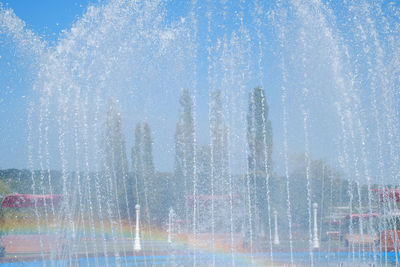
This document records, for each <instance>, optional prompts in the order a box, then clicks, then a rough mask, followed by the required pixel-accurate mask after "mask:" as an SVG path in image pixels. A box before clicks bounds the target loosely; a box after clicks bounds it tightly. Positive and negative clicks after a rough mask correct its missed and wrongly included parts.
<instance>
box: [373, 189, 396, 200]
mask: <svg viewBox="0 0 400 267" xmlns="http://www.w3.org/2000/svg"><path fill="white" fill-rule="evenodd" d="M372 192H375V193H377V194H379V200H380V201H381V202H387V201H389V200H391V201H393V199H395V200H396V202H400V194H399V193H400V189H397V188H384V189H372Z"/></svg>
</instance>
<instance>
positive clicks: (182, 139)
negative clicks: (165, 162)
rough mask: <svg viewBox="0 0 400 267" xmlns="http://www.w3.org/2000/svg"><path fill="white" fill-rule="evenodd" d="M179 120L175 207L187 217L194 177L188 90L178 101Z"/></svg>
mask: <svg viewBox="0 0 400 267" xmlns="http://www.w3.org/2000/svg"><path fill="white" fill-rule="evenodd" d="M179 103H180V111H179V120H178V123H177V125H176V132H175V166H174V170H175V182H176V189H177V190H176V196H175V205H176V208H177V209H178V212H179V213H180V215H181V216H184V217H185V218H186V220H188V219H189V217H188V205H187V201H186V196H189V195H192V188H193V180H194V176H195V166H194V164H195V162H194V159H195V149H196V148H195V125H194V101H193V97H192V96H191V94H190V92H189V90H188V89H183V90H182V93H181V96H180V99H179Z"/></svg>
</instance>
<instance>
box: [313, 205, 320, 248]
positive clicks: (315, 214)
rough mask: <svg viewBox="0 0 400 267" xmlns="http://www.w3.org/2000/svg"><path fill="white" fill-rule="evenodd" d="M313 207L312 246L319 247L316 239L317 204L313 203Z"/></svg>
mask: <svg viewBox="0 0 400 267" xmlns="http://www.w3.org/2000/svg"><path fill="white" fill-rule="evenodd" d="M313 209H314V238H313V248H319V240H318V228H317V209H318V204H317V203H314V204H313Z"/></svg>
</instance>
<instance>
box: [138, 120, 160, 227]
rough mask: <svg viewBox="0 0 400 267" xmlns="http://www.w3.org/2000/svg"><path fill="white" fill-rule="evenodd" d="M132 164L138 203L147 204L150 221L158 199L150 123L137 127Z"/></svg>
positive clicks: (146, 210)
mask: <svg viewBox="0 0 400 267" xmlns="http://www.w3.org/2000/svg"><path fill="white" fill-rule="evenodd" d="M132 166H133V175H134V177H135V191H134V192H135V193H136V195H137V196H136V198H137V200H138V203H139V204H141V205H145V206H144V208H145V212H146V214H145V215H146V218H147V220H148V221H149V222H148V223H150V217H151V215H154V214H153V207H154V206H155V202H157V201H158V196H157V194H156V192H157V190H156V188H155V186H156V185H155V184H154V173H155V169H154V161H153V140H152V137H151V130H150V127H149V125H148V124H147V123H146V122H145V123H143V126H142V125H141V124H140V123H138V124H136V128H135V142H134V146H133V148H132Z"/></svg>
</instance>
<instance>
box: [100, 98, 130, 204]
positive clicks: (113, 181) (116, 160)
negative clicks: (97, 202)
mask: <svg viewBox="0 0 400 267" xmlns="http://www.w3.org/2000/svg"><path fill="white" fill-rule="evenodd" d="M104 126H105V127H104V128H105V132H104V138H103V173H104V178H105V184H106V194H107V198H108V199H107V201H110V203H109V204H110V205H111V207H110V208H111V209H112V210H116V209H117V208H122V209H124V210H125V211H127V208H128V207H126V205H125V192H126V191H125V190H126V189H127V188H126V184H127V179H128V162H127V158H126V147H125V137H124V135H123V131H122V118H121V114H120V113H119V112H118V110H117V107H116V104H115V102H114V101H113V100H109V102H108V106H107V113H106V118H105V125H104Z"/></svg>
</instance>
